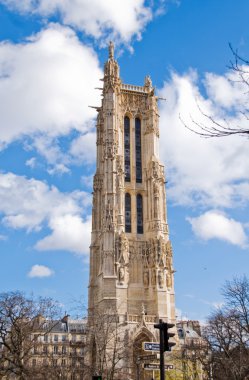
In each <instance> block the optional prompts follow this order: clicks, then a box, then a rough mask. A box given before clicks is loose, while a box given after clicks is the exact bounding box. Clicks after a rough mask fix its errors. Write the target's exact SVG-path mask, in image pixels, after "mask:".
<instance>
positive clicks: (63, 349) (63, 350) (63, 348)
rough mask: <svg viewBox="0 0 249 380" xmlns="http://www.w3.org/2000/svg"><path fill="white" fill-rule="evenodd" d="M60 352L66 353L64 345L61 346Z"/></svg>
mask: <svg viewBox="0 0 249 380" xmlns="http://www.w3.org/2000/svg"><path fill="white" fill-rule="evenodd" d="M61 352H62V354H66V353H67V348H66V347H65V346H62V349H61Z"/></svg>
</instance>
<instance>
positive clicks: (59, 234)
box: [36, 215, 92, 254]
mask: <svg viewBox="0 0 249 380" xmlns="http://www.w3.org/2000/svg"><path fill="white" fill-rule="evenodd" d="M49 226H50V228H51V230H52V231H53V232H52V234H51V235H49V236H46V237H45V238H44V239H42V240H40V241H39V242H38V243H37V244H36V248H37V249H38V250H41V251H44V250H50V249H51V250H67V251H72V252H76V253H79V254H83V253H85V252H88V250H89V245H90V236H91V226H92V224H91V218H88V219H87V220H86V221H85V222H83V221H82V219H81V218H80V217H79V216H77V215H64V216H59V217H55V218H52V219H51V221H50V223H49Z"/></svg>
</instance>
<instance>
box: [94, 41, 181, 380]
mask: <svg viewBox="0 0 249 380" xmlns="http://www.w3.org/2000/svg"><path fill="white" fill-rule="evenodd" d="M96 109H97V112H98V117H97V126H96V127H97V164H96V174H95V176H94V182H93V208H92V238H91V247H90V280H89V313H91V311H92V310H94V308H98V309H99V310H105V309H107V308H108V309H110V308H113V310H116V313H117V315H118V318H119V321H120V322H122V323H123V324H124V325H125V326H126V329H127V331H128V334H129V339H130V340H131V341H133V342H134V345H135V343H137V344H136V346H137V347H140V346H141V344H140V343H141V342H143V341H148V340H149V341H156V340H157V336H156V333H155V329H154V327H153V325H154V323H156V322H157V321H158V319H159V318H161V319H163V320H164V321H166V322H167V321H168V322H173V323H174V322H175V296H174V276H173V274H174V270H173V264H172V248H171V244H170V240H169V233H168V224H167V214H166V194H165V174H164V166H163V164H162V163H161V162H160V159H159V127H158V124H159V114H158V106H157V97H156V96H155V94H154V89H153V87H152V82H151V79H150V77H146V78H145V83H144V85H143V86H135V85H128V84H124V83H122V81H121V79H120V76H119V66H118V63H117V61H116V60H115V59H114V46H113V44H112V42H111V43H110V45H109V59H108V60H107V62H106V63H105V67H104V78H103V99H102V104H101V106H100V107H96ZM89 315H90V314H89ZM141 379H142V377H141Z"/></svg>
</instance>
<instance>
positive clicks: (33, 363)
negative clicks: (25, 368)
mask: <svg viewBox="0 0 249 380" xmlns="http://www.w3.org/2000/svg"><path fill="white" fill-rule="evenodd" d="M32 366H33V367H35V366H36V359H32Z"/></svg>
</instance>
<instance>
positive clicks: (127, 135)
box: [124, 116, 131, 182]
mask: <svg viewBox="0 0 249 380" xmlns="http://www.w3.org/2000/svg"><path fill="white" fill-rule="evenodd" d="M124 160H125V162H124V164H125V181H126V182H130V180H131V159H130V119H129V117H128V116H125V118H124Z"/></svg>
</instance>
